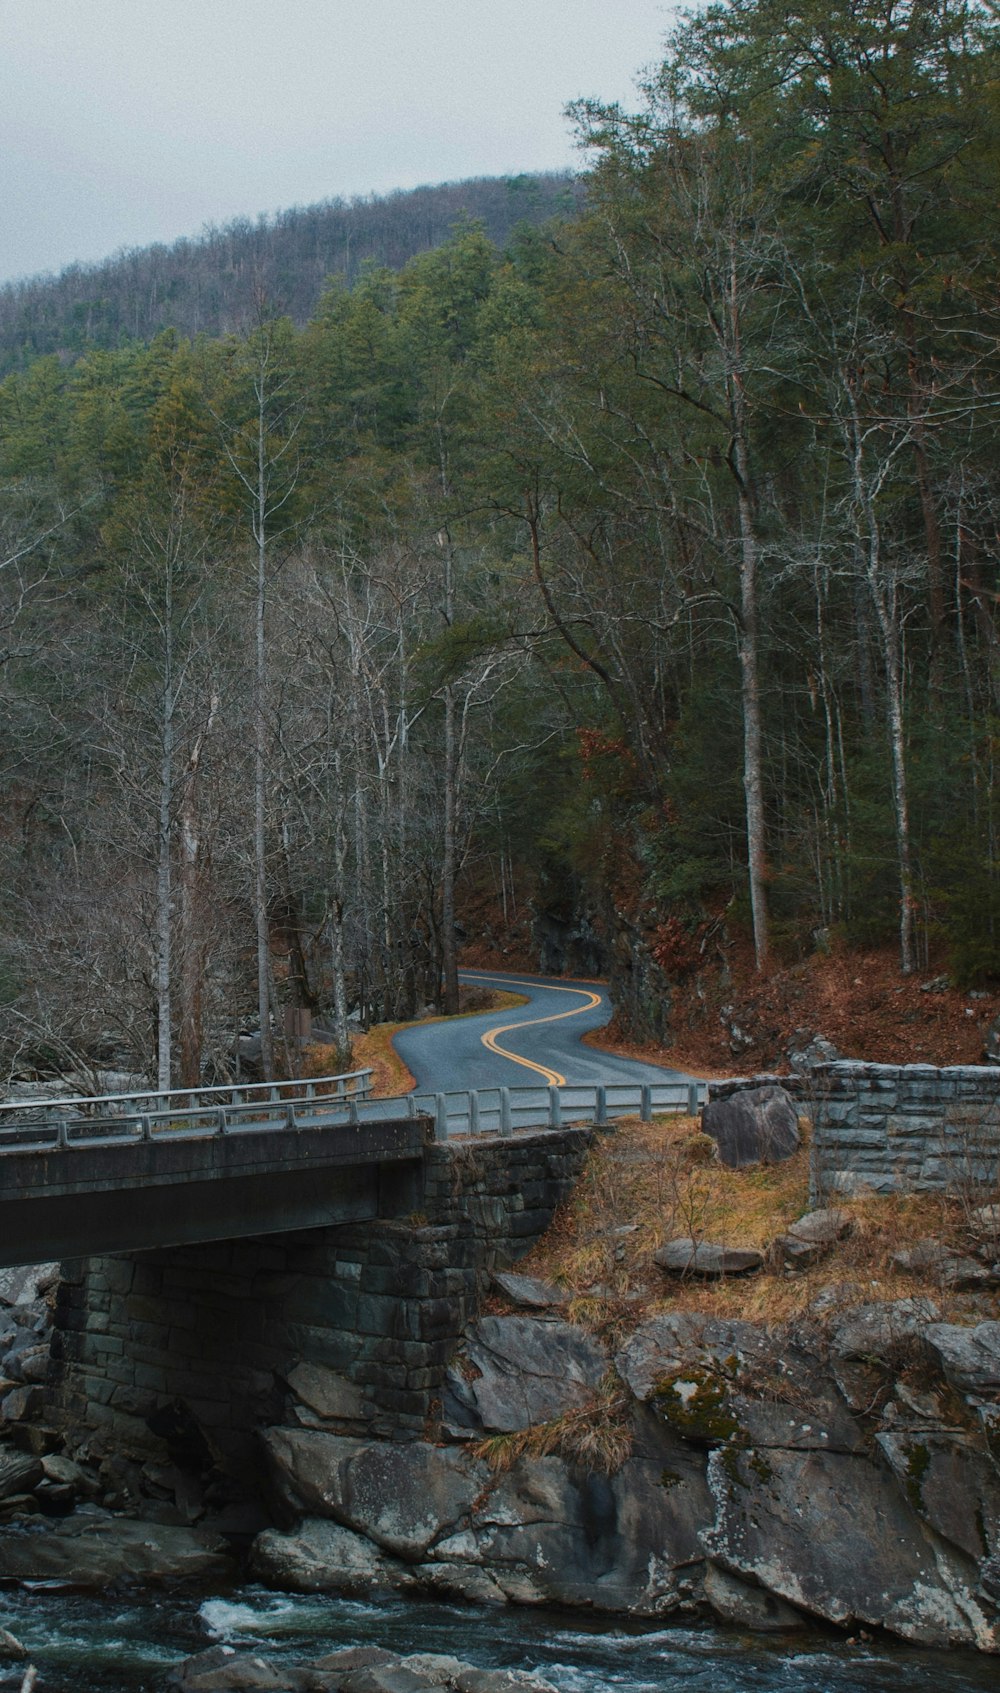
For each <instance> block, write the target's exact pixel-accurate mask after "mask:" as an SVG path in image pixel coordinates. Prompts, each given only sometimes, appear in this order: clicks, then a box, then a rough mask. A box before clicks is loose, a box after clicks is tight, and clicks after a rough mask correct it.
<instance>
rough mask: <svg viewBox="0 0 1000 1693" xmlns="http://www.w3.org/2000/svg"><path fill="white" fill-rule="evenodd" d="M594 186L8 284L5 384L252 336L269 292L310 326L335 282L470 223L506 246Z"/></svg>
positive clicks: (344, 218) (483, 185)
mask: <svg viewBox="0 0 1000 1693" xmlns="http://www.w3.org/2000/svg"><path fill="white" fill-rule="evenodd" d="M581 197H582V181H581V179H580V178H579V177H575V176H573V174H572V173H570V172H568V171H549V172H534V173H529V172H525V173H521V174H519V175H515V176H505V177H469V178H466V179H464V180H462V181H459V182H444V183H438V184H436V185H433V186H422V187H418V188H411V189H397V190H395V191H393V192H392V193H390V194H383V195H376V194H369V195H358V196H354V197H352V198H350V199H344V198H341V197H337V198H331V199H329V200H322V201H317V202H316V203H314V204H312V205H308V206H292V207H289V208H288V209H287V210H284V211H279V212H275V213H273V214H261V216H259V217H258V218H256V219H251V218H233V219H232V220H230V221H229V222H228V223H225V224H222V225H220V226H214V225H212V226H209V227H208V228H207V229H205V230H204V231H203V232H202V233H201V234H200V235H198V236H182V237H180V238H179V239H178V240H177V241H174V242H170V243H163V242H155V243H153V244H151V245H150V246H148V247H137V248H128V249H125V250H123V251H121V252H118V253H115V254H112V255H111V256H110V257H108V258H107V259H102V260H98V261H96V262H95V263H92V264H70V265H67V266H65V267H64V268H63V269H62V270H61V271H59V272H58V273H56V274H52V273H46V274H43V275H40V276H34V277H27V278H22V279H18V280H15V281H11V282H7V283H4V284H3V285H0V377H2V376H6V375H8V374H9V373H10V372H11V371H13V370H18V369H24V368H25V367H26V366H27V365H29V364H30V363H31V362H32V361H33V360H34V359H36V358H40V357H43V356H45V355H46V354H56V355H57V356H58V357H60V358H62V359H64V360H66V361H67V362H71V361H72V360H73V359H74V358H76V357H79V356H80V355H81V354H82V353H84V352H86V351H87V350H89V349H91V348H105V349H107V348H113V347H117V346H121V345H123V344H127V343H131V342H137V341H149V340H152V338H153V337H154V336H155V335H157V334H159V333H160V332H161V331H163V330H167V329H174V330H176V331H177V332H178V333H179V334H182V335H187V336H195V335H209V336H212V337H214V336H218V335H225V334H229V333H231V332H232V331H234V330H238V329H240V328H241V327H242V326H243V324H244V323H245V322H247V321H248V320H249V318H250V316H251V315H252V314H253V311H254V309H255V300H256V298H257V297H258V296H259V294H260V293H261V292H263V293H264V294H265V295H266V296H267V298H268V300H269V302H270V303H271V304H272V305H273V306H275V307H276V308H277V309H278V310H279V311H281V312H284V313H287V315H288V316H289V317H291V318H292V319H293V321H294V322H296V323H297V324H300V325H301V324H302V323H304V322H305V321H306V319H307V318H308V317H309V316H310V314H311V313H312V311H313V310H314V309H315V306H316V303H317V301H318V299H319V297H320V293H321V292H322V289H323V287H324V285H325V283H326V282H327V280H328V278H329V277H331V276H333V275H338V274H339V275H342V276H343V277H344V279H345V280H346V281H347V283H348V284H350V283H351V282H353V281H354V280H355V279H356V277H357V276H358V274H359V272H360V271H361V270H362V268H363V267H364V266H365V265H366V264H375V265H384V266H385V267H386V268H387V269H390V270H398V269H401V268H402V266H403V265H404V264H406V263H407V261H408V260H409V259H411V258H413V257H415V256H416V254H418V253H421V252H426V251H428V250H429V249H431V248H434V247H437V246H440V245H441V243H442V242H443V241H445V240H447V238H448V236H449V234H450V233H451V232H452V230H453V228H454V226H455V224H456V223H457V222H459V221H460V220H461V219H462V218H472V219H475V220H477V221H481V222H482V224H483V226H484V228H485V231H486V233H487V235H488V236H489V237H490V239H491V240H492V241H493V242H494V243H495V244H496V245H497V246H503V245H504V244H505V242H506V241H508V240H509V239H510V237H511V235H512V234H513V232H514V231H515V229H516V228H517V227H518V225H524V224H528V225H535V226H537V225H540V224H543V223H547V222H549V221H550V220H551V219H554V218H558V217H561V216H562V217H565V216H568V215H570V214H571V213H572V212H573V211H574V210H575V209H576V207H577V206H578V205H579V203H580V200H581Z"/></svg>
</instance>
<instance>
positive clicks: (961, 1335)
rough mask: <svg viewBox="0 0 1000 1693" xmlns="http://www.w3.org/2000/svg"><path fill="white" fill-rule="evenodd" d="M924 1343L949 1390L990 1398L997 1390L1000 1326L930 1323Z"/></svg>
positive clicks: (999, 1379)
mask: <svg viewBox="0 0 1000 1693" xmlns="http://www.w3.org/2000/svg"><path fill="white" fill-rule="evenodd" d="M924 1339H925V1341H926V1343H927V1345H928V1346H929V1347H930V1348H931V1351H932V1352H934V1353H935V1354H936V1356H937V1358H938V1360H939V1361H940V1364H941V1368H942V1369H943V1371H944V1373H945V1376H946V1378H947V1380H948V1381H950V1382H951V1385H952V1387H957V1388H958V1389H959V1390H960V1392H962V1393H984V1394H988V1395H990V1396H992V1395H993V1394H995V1393H996V1392H997V1389H998V1388H1000V1322H986V1323H977V1324H976V1326H975V1328H963V1327H961V1326H959V1325H958V1324H955V1323H932V1324H931V1325H930V1327H928V1328H926V1329H925V1330H924Z"/></svg>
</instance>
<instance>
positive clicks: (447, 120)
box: [0, 0, 673, 279]
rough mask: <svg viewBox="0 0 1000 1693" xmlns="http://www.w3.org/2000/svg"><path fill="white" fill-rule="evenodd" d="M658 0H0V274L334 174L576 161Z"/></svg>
mask: <svg viewBox="0 0 1000 1693" xmlns="http://www.w3.org/2000/svg"><path fill="white" fill-rule="evenodd" d="M672 10H673V8H672V6H671V5H670V3H669V0H0V141H2V145H3V154H4V161H5V168H4V173H3V174H4V183H3V192H2V194H0V278H3V279H6V278H9V277H14V276H25V275H31V274H34V273H35V272H38V271H46V270H58V269H60V268H61V267H62V266H63V265H66V264H70V263H72V262H73V261H74V260H84V261H86V260H93V259H100V258H104V257H105V256H107V255H108V254H110V253H113V252H116V251H117V250H118V249H119V248H121V247H132V246H145V245H146V244H147V243H149V242H151V241H171V240H173V239H175V238H176V237H177V236H179V235H197V234H198V233H200V231H201V230H202V229H203V228H204V226H205V225H206V224H208V223H223V222H226V221H227V220H228V219H229V218H232V217H237V216H242V215H244V214H250V215H256V214H257V213H258V212H272V211H277V210H280V209H282V208H284V207H288V206H294V205H308V204H310V203H311V202H313V201H316V200H323V199H327V198H329V197H331V196H333V195H337V194H344V195H351V194H366V193H369V192H371V191H373V190H374V191H376V192H380V193H381V192H385V191H388V190H389V189H392V188H412V187H416V186H417V185H418V184H420V183H428V182H445V181H449V180H455V179H456V178H460V177H465V176H480V175H491V176H493V175H505V174H507V173H508V172H516V171H522V170H551V169H558V168H561V167H563V166H567V165H574V164H579V162H580V156H579V154H578V153H577V152H576V150H575V148H574V146H573V141H572V136H571V133H570V129H569V126H568V124H567V122H566V119H565V118H564V116H563V108H564V107H565V105H566V103H567V102H568V101H569V100H572V99H576V98H578V97H579V96H585V95H597V96H599V97H600V98H601V99H604V100H622V101H624V102H625V103H626V104H631V103H634V101H635V97H636V96H635V77H636V75H637V74H638V73H639V72H641V70H642V69H643V68H644V67H648V66H650V65H652V64H654V63H655V62H656V61H657V59H658V58H659V57H660V56H661V55H660V46H661V43H662V40H663V37H664V35H665V34H666V32H667V30H668V28H669V27H670V21H671V14H672Z"/></svg>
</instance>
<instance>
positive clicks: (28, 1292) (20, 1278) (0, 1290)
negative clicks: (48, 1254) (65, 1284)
mask: <svg viewBox="0 0 1000 1693" xmlns="http://www.w3.org/2000/svg"><path fill="white" fill-rule="evenodd" d="M58 1274H59V1265H58V1264H25V1265H22V1266H20V1268H18V1269H15V1270H0V1305H30V1304H31V1303H32V1302H33V1301H34V1300H36V1299H37V1298H38V1296H39V1293H40V1291H41V1290H42V1289H43V1288H46V1287H48V1286H49V1285H50V1284H51V1283H52V1282H53V1281H54V1280H55V1279H56V1277H57V1276H58Z"/></svg>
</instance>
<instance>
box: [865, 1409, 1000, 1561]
mask: <svg viewBox="0 0 1000 1693" xmlns="http://www.w3.org/2000/svg"><path fill="white" fill-rule="evenodd" d="M876 1439H877V1441H878V1444H879V1446H880V1447H881V1449H882V1452H883V1454H884V1455H885V1457H886V1459H887V1460H888V1463H889V1466H890V1468H891V1469H892V1472H893V1474H894V1475H895V1477H896V1480H897V1481H898V1483H899V1485H900V1487H901V1488H902V1490H903V1492H904V1493H905V1495H906V1498H907V1500H908V1501H909V1503H910V1505H911V1506H912V1507H913V1509H914V1510H915V1511H916V1513H917V1515H918V1516H919V1517H921V1518H922V1519H923V1521H924V1522H926V1523H927V1524H928V1525H929V1526H930V1527H931V1528H932V1529H934V1530H935V1532H936V1533H937V1534H940V1535H942V1536H943V1537H944V1539H945V1540H950V1541H951V1543H952V1545H954V1546H957V1547H959V1548H960V1550H961V1551H963V1552H965V1553H966V1554H967V1555H968V1556H969V1557H970V1558H973V1559H975V1560H976V1561H977V1562H978V1560H979V1559H981V1558H985V1557H989V1556H990V1555H992V1554H996V1553H998V1552H1000V1476H998V1474H997V1471H996V1469H995V1467H994V1465H993V1464H992V1463H991V1462H990V1460H989V1458H988V1457H986V1456H985V1454H984V1453H982V1452H979V1451H977V1450H976V1449H975V1447H974V1446H973V1445H972V1444H971V1443H970V1441H968V1440H967V1439H964V1438H963V1437H962V1436H961V1435H958V1434H937V1433H935V1432H931V1431H929V1430H928V1431H919V1432H916V1433H912V1432H901V1433H896V1432H894V1431H884V1432H882V1433H881V1434H879V1435H877V1436H876Z"/></svg>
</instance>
